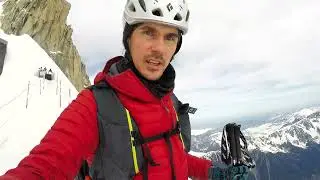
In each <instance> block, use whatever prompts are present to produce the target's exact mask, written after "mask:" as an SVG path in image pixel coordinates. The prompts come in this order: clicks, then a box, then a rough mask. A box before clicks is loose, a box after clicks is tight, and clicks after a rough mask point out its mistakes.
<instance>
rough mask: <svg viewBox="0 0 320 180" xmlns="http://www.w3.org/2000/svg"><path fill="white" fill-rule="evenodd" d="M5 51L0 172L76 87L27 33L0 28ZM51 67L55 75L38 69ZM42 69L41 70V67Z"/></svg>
mask: <svg viewBox="0 0 320 180" xmlns="http://www.w3.org/2000/svg"><path fill="white" fill-rule="evenodd" d="M0 38H2V39H4V40H6V41H7V42H8V44H7V54H6V56H5V61H4V66H3V72H2V74H1V75H0V87H1V88H0V174H4V173H5V172H6V171H7V170H8V169H11V168H14V167H16V166H17V164H18V163H19V162H20V160H21V159H22V158H23V157H25V156H26V155H27V154H28V153H29V152H30V150H31V149H32V148H33V147H34V146H36V145H37V144H38V143H39V142H40V140H41V139H42V138H43V136H44V135H45V134H46V133H47V131H48V130H49V129H50V127H51V126H52V125H53V123H54V122H55V121H56V119H57V117H58V116H59V115H60V113H61V112H62V110H63V109H64V108H65V107H66V106H67V105H68V104H69V103H70V102H71V101H72V100H73V99H74V98H75V97H76V95H77V94H78V91H77V90H76V89H75V87H74V86H73V85H72V84H71V82H70V81H69V80H68V78H67V77H66V76H65V75H64V74H63V72H62V71H61V70H60V68H59V67H58V66H57V65H56V63H55V62H54V61H53V60H52V59H51V58H50V57H49V56H48V54H47V53H46V52H45V51H44V50H43V49H42V48H41V47H40V46H39V45H38V44H37V43H36V42H35V41H34V40H33V39H32V38H31V37H30V36H29V35H22V36H14V35H7V34H4V33H3V32H0ZM41 67H42V68H44V67H46V68H47V71H46V72H48V73H47V74H50V72H49V70H50V69H51V70H52V72H53V74H54V76H53V77H54V79H52V80H49V79H50V78H48V79H46V78H45V77H44V76H42V75H41V73H40V71H39V69H40V68H41ZM41 72H43V71H41Z"/></svg>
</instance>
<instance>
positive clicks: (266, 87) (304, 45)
mask: <svg viewBox="0 0 320 180" xmlns="http://www.w3.org/2000/svg"><path fill="white" fill-rule="evenodd" d="M68 1H69V2H71V4H72V7H71V11H70V13H69V16H68V23H69V24H71V25H72V28H73V30H74V33H73V40H74V42H75V45H76V46H77V48H78V50H79V53H80V55H81V57H82V58H83V59H82V60H83V61H84V62H85V64H86V66H87V70H88V74H89V76H90V77H91V78H93V77H94V76H95V74H96V73H97V72H98V71H100V70H101V69H102V68H103V66H104V64H105V62H106V60H107V59H109V58H111V57H113V56H117V55H120V54H121V53H122V52H123V47H122V44H121V38H122V37H121V36H122V13H123V12H122V11H123V7H124V4H125V2H126V1H125V0H122V1H121V0H120V1H119V0H90V1H88V0H68ZM188 2H189V8H190V11H191V14H190V24H189V33H188V34H187V35H186V36H185V37H184V39H183V45H182V48H181V50H180V52H179V54H178V56H177V57H176V59H175V60H174V62H173V65H174V67H175V69H176V73H177V79H176V90H175V91H176V94H177V95H178V96H179V98H180V99H181V100H182V101H185V102H189V103H190V104H191V105H193V106H196V107H197V108H198V109H199V110H198V111H197V113H196V115H193V116H192V124H193V125H194V127H203V126H204V125H208V124H214V123H217V122H226V121H234V120H238V119H243V118H244V117H245V118H250V117H255V118H257V119H259V117H261V118H264V117H265V115H268V114H270V113H277V112H280V111H289V110H292V109H296V108H300V107H308V106H313V105H317V104H320V23H319V22H320V10H319V7H320V1H319V0H259V1H256V0H242V1H238V0H224V1H219V0H217V1H209V0H189V1H188Z"/></svg>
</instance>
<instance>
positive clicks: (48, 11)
mask: <svg viewBox="0 0 320 180" xmlns="http://www.w3.org/2000/svg"><path fill="white" fill-rule="evenodd" d="M70 8H71V5H70V4H69V3H68V2H66V1H65V0H7V1H6V2H5V3H4V4H3V12H2V17H1V20H0V21H1V29H3V31H4V32H5V33H7V34H15V35H21V34H28V35H30V36H31V37H32V38H33V39H34V40H35V41H36V42H37V43H38V44H39V45H40V46H41V47H42V48H43V49H44V50H45V51H46V52H47V53H48V55H49V56H51V58H52V59H53V60H54V61H55V62H56V64H57V65H58V66H59V67H60V69H61V70H62V71H63V72H64V73H65V75H66V76H67V77H68V78H69V79H70V81H71V82H72V83H73V84H74V86H75V87H76V88H77V89H78V90H79V91H80V90H81V89H82V88H83V87H84V86H87V85H89V84H90V81H89V78H88V75H87V73H86V68H85V65H84V64H83V63H82V62H81V58H80V56H79V53H78V51H77V49H76V47H75V46H74V44H73V41H72V37H71V36H72V28H71V26H70V25H66V22H67V16H68V13H69V10H70Z"/></svg>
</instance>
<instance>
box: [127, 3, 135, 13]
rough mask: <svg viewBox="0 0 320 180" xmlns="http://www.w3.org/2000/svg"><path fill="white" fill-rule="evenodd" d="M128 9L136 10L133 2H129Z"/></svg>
mask: <svg viewBox="0 0 320 180" xmlns="http://www.w3.org/2000/svg"><path fill="white" fill-rule="evenodd" d="M129 10H130V11H132V12H136V8H135V7H134V4H133V3H131V4H130V5H129Z"/></svg>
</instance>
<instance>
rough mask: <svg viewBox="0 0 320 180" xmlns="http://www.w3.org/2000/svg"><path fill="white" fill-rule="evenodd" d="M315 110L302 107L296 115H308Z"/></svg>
mask: <svg viewBox="0 0 320 180" xmlns="http://www.w3.org/2000/svg"><path fill="white" fill-rule="evenodd" d="M315 111H316V110H315V109H309V108H305V109H302V110H300V111H298V112H296V113H294V115H300V116H303V117H307V116H309V115H311V114H312V113H314V112H315Z"/></svg>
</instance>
